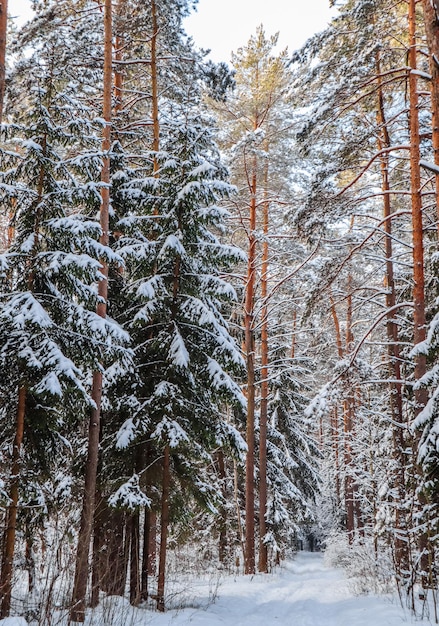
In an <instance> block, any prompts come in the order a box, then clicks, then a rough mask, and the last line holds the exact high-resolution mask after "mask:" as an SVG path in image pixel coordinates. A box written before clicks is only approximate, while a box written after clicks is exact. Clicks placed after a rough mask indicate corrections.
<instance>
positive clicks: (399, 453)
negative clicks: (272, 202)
mask: <svg viewBox="0 0 439 626" xmlns="http://www.w3.org/2000/svg"><path fill="white" fill-rule="evenodd" d="M376 70H377V76H378V85H377V86H378V89H377V97H378V102H377V104H378V107H377V122H378V125H379V130H380V133H379V135H378V142H377V143H378V151H379V152H380V153H381V157H380V169H381V189H382V191H383V219H384V232H385V234H386V238H385V256H386V287H387V291H386V307H387V309H388V310H389V313H388V314H387V325H386V331H387V351H388V356H389V368H390V377H391V379H393V380H392V381H391V382H390V384H389V387H390V411H391V415H392V423H393V427H392V439H393V456H394V459H395V462H396V465H397V469H396V476H395V482H396V485H395V486H396V489H397V492H398V498H397V499H398V502H396V510H395V539H394V546H395V564H396V569H397V573H398V574H400V572H401V571H402V570H407V569H408V567H409V554H408V538H407V536H406V538H404V537H403V535H404V534H405V535H406V533H407V522H406V519H405V514H404V511H403V501H404V497H405V470H404V466H405V458H404V448H405V443H404V431H403V413H402V393H403V392H402V382H401V356H400V350H399V333H398V325H397V323H396V318H395V305H396V291H395V278H394V267H393V244H392V219H391V217H392V207H391V201H390V180H389V153H388V152H384V150H386V149H388V148H390V147H391V142H390V135H389V131H388V128H387V121H386V115H385V108H384V94H383V89H382V79H381V60H380V52H379V51H377V52H376Z"/></svg>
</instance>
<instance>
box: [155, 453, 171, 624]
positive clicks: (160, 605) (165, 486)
mask: <svg viewBox="0 0 439 626" xmlns="http://www.w3.org/2000/svg"><path fill="white" fill-rule="evenodd" d="M170 485H171V462H170V450H169V446H166V447H165V450H164V457H163V481H162V508H161V517H160V553H159V574H158V581H157V610H158V611H160V612H162V613H163V612H164V610H165V574H166V548H167V540H168V525H169V493H170Z"/></svg>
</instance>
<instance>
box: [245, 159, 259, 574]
mask: <svg viewBox="0 0 439 626" xmlns="http://www.w3.org/2000/svg"><path fill="white" fill-rule="evenodd" d="M256 185H257V177H256V157H255V158H254V162H253V173H252V180H251V189H250V191H251V198H250V207H249V209H250V225H249V252H248V263H247V281H246V288H245V302H244V348H245V355H246V361H247V448H248V450H247V456H246V464H245V568H244V571H245V573H246V574H254V573H255V391H256V390H255V337H254V292H255V278H256Z"/></svg>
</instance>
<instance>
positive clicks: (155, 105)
mask: <svg viewBox="0 0 439 626" xmlns="http://www.w3.org/2000/svg"><path fill="white" fill-rule="evenodd" d="M151 21H152V35H151V96H152V98H151V100H152V102H151V112H152V128H153V143H152V149H153V150H154V152H155V153H157V152H158V151H159V149H160V125H159V90H158V80H157V35H158V30H159V29H158V21H157V5H156V2H155V0H151ZM158 167H159V166H158V162H157V158H156V155H154V173H156V172H157V170H158Z"/></svg>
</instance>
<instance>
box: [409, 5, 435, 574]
mask: <svg viewBox="0 0 439 626" xmlns="http://www.w3.org/2000/svg"><path fill="white" fill-rule="evenodd" d="M408 22H409V36H410V48H409V66H410V69H411V71H410V74H409V95H410V120H409V122H410V177H411V204H412V229H413V302H414V311H413V341H414V344H415V345H417V344H419V343H421V342H423V341H424V340H425V338H426V326H425V322H426V320H425V278H424V239H423V224H422V196H421V170H420V165H419V162H420V158H421V153H420V139H419V114H418V106H419V98H418V89H417V77H416V73H415V72H416V67H417V59H416V45H417V40H416V0H409V11H408ZM426 365H427V362H426V356H425V354H418V355H417V356H416V357H415V371H414V377H415V380H419V379H420V378H422V377H423V376H424V374H425V372H426ZM414 398H415V409H414V416H415V417H416V416H417V415H418V414H419V413H420V412H421V411H422V409H423V408H424V407H425V405H426V403H427V398H428V395H427V389H426V388H425V387H423V386H418V387H416V388H415V391H414ZM414 443H415V446H414V452H415V458H416V457H417V447H418V443H419V436H418V437H417V438H416V441H415V442H414ZM417 469H418V473H419V474H420V478H421V481H422V480H423V476H422V468H420V467H418V468H417ZM419 504H420V507H421V510H422V509H423V508H424V507H425V504H426V499H425V494H424V493H423V491H422V489H420V490H419ZM418 548H419V551H420V570H421V580H422V583H423V584H425V583H426V579H427V577H428V572H429V569H430V564H429V555H428V551H429V545H428V536H427V533H426V532H422V533H421V535H420V536H419V540H418Z"/></svg>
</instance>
